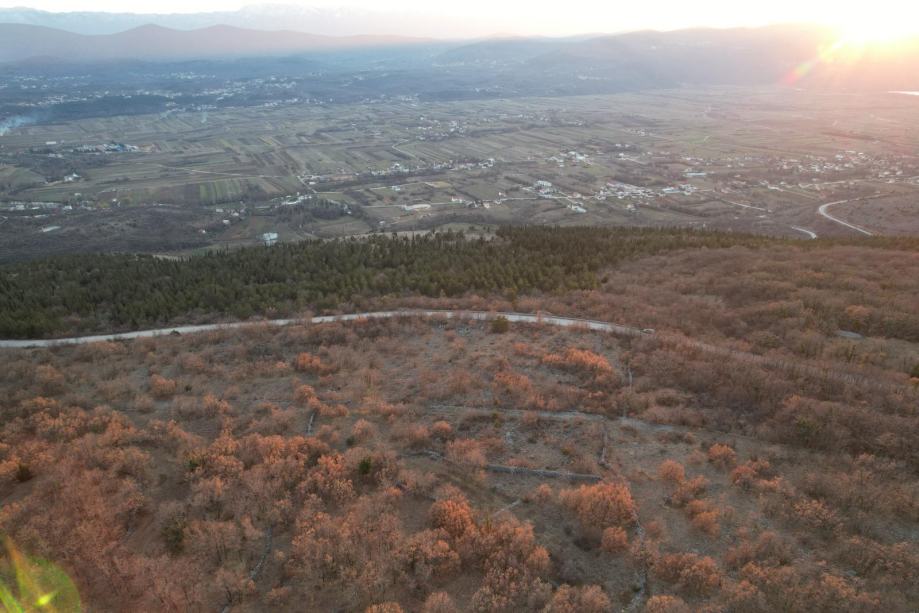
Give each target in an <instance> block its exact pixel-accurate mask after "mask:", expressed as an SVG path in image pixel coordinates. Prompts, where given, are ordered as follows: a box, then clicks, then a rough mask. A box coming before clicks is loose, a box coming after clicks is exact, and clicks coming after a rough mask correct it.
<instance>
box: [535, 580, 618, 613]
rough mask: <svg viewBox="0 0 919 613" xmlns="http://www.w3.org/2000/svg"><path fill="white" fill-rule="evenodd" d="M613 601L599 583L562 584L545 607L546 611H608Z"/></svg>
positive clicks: (557, 612)
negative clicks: (580, 585) (574, 585)
mask: <svg viewBox="0 0 919 613" xmlns="http://www.w3.org/2000/svg"><path fill="white" fill-rule="evenodd" d="M611 607H612V603H610V600H609V597H608V596H607V595H606V593H605V592H604V591H603V588H601V587H600V586H599V585H585V586H582V587H571V586H570V585H567V584H565V585H562V586H560V587H559V588H558V589H557V590H555V593H554V594H553V595H552V600H550V601H549V604H548V605H547V606H546V608H545V609H543V612H544V613H607V611H610V609H611Z"/></svg>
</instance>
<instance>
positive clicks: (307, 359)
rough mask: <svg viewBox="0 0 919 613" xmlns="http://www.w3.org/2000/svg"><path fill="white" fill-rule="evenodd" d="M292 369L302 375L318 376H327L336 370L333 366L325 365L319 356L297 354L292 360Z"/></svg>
mask: <svg viewBox="0 0 919 613" xmlns="http://www.w3.org/2000/svg"><path fill="white" fill-rule="evenodd" d="M294 368H295V369H297V370H298V371H299V372H302V373H306V374H311V375H319V376H323V375H329V374H332V373H334V372H336V371H337V370H338V369H337V368H336V367H335V366H333V365H331V364H326V363H325V362H323V361H322V359H321V358H320V357H319V356H317V355H313V354H312V353H300V354H298V355H297V357H296V359H295V360H294Z"/></svg>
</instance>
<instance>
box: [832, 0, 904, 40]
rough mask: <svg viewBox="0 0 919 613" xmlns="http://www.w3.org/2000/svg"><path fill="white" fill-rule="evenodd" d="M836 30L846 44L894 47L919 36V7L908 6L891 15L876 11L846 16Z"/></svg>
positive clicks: (838, 22) (841, 17)
mask: <svg viewBox="0 0 919 613" xmlns="http://www.w3.org/2000/svg"><path fill="white" fill-rule="evenodd" d="M904 4H907V3H904ZM836 27H837V29H838V30H839V33H840V37H841V39H842V41H843V42H844V43H848V44H861V45H864V44H869V43H894V42H897V41H899V40H902V39H904V38H910V37H914V36H919V6H909V5H906V6H903V7H897V9H896V10H891V11H888V10H881V9H880V8H878V7H873V8H872V9H871V11H870V12H869V11H858V12H856V13H853V14H850V15H846V14H843V15H841V16H839V17H838V19H837V20H836Z"/></svg>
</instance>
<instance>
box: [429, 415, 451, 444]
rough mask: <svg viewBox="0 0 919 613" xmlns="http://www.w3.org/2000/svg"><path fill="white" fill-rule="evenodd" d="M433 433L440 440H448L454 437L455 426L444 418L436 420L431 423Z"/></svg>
mask: <svg viewBox="0 0 919 613" xmlns="http://www.w3.org/2000/svg"><path fill="white" fill-rule="evenodd" d="M431 434H432V435H433V436H434V438H436V439H438V440H441V441H446V440H448V439H450V438H452V437H453V426H451V425H450V424H448V423H447V422H445V421H443V420H439V421H435V422H434V423H433V424H431Z"/></svg>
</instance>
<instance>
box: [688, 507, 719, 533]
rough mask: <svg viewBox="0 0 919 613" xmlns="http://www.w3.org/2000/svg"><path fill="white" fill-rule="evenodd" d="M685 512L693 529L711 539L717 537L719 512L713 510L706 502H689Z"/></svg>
mask: <svg viewBox="0 0 919 613" xmlns="http://www.w3.org/2000/svg"><path fill="white" fill-rule="evenodd" d="M686 512H687V513H689V517H690V523H692V526H693V528H695V529H697V530H699V531H701V532H704V533H705V534H707V535H708V536H711V537H715V536H718V534H719V533H720V532H721V526H720V525H719V523H718V519H719V518H720V517H721V512H720V511H718V510H717V509H715V508H713V507H712V506H711V504H710V503H708V502H707V501H705V500H692V501H690V502H689V504H687V505H686Z"/></svg>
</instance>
